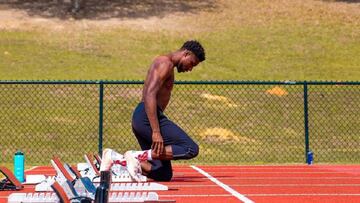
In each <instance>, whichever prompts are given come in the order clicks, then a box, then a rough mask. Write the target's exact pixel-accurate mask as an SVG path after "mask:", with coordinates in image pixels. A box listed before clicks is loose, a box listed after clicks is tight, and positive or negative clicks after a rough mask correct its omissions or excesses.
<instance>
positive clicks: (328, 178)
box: [178, 176, 360, 180]
mask: <svg viewBox="0 0 360 203" xmlns="http://www.w3.org/2000/svg"><path fill="white" fill-rule="evenodd" d="M178 178H179V177H178ZM180 179H181V177H180ZM200 179H206V178H200ZM218 179H221V180H288V179H292V180H299V179H300V180H304V179H307V180H339V179H345V180H348V179H349V180H360V177H277V176H275V177H221V178H218Z"/></svg>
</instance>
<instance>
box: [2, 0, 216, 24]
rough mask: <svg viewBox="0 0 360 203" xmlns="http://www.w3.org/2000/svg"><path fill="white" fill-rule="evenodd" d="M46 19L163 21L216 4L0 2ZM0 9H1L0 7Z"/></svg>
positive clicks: (207, 0)
mask: <svg viewBox="0 0 360 203" xmlns="http://www.w3.org/2000/svg"><path fill="white" fill-rule="evenodd" d="M1 5H3V7H5V8H13V9H19V10H24V11H26V12H27V13H28V14H29V15H30V16H41V17H45V18H59V19H67V18H70V17H74V18H75V19H94V20H104V19H109V18H120V19H121V18H149V17H153V16H156V17H165V16H166V15H168V14H171V13H174V12H184V13H197V12H199V11H202V10H213V9H215V8H216V7H217V6H216V0H0V6H1ZM0 8H1V7H0Z"/></svg>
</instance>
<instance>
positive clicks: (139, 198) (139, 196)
mask: <svg viewBox="0 0 360 203" xmlns="http://www.w3.org/2000/svg"><path fill="white" fill-rule="evenodd" d="M117 200H121V201H120V202H149V201H150V202H153V201H159V195H158V194H156V193H155V192H125V193H122V192H119V193H117V194H116V193H112V194H110V197H109V202H117Z"/></svg>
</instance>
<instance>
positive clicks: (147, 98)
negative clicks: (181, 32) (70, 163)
mask: <svg viewBox="0 0 360 203" xmlns="http://www.w3.org/2000/svg"><path fill="white" fill-rule="evenodd" d="M204 60H205V52H204V49H203V47H202V45H201V44H200V43H199V42H197V41H194V40H191V41H187V42H185V43H184V45H183V46H182V47H181V48H180V49H179V50H177V51H175V52H172V53H169V54H167V55H163V56H158V57H156V58H155V59H154V61H153V63H152V64H151V66H150V69H149V71H148V73H147V76H146V79H145V84H144V88H143V95H142V101H141V102H140V103H139V104H138V105H137V107H136V108H135V110H134V113H133V117H132V129H133V132H134V134H135V136H136V138H137V140H138V142H139V144H140V147H141V149H142V150H143V151H127V152H126V153H125V154H124V156H123V155H121V154H119V153H117V152H115V151H114V150H111V149H105V150H104V152H103V162H102V164H101V167H100V170H101V171H105V170H109V169H110V168H111V165H112V164H113V163H116V162H118V163H124V161H126V165H127V169H128V171H129V173H130V175H131V176H132V177H133V179H134V180H136V181H139V177H138V176H137V174H138V173H139V172H142V174H143V175H146V176H147V177H149V178H151V179H154V180H156V181H170V180H171V178H172V175H173V174H172V167H171V161H170V160H178V159H192V158H194V157H196V156H197V155H198V153H199V147H198V145H197V144H196V143H195V142H194V141H193V140H192V139H191V138H190V137H189V136H188V135H187V134H186V133H185V132H184V131H183V130H182V129H181V128H180V127H179V126H177V125H176V124H175V123H173V122H172V121H171V120H169V119H168V118H167V117H166V116H165V115H164V113H163V112H164V111H165V108H166V106H167V105H168V103H169V100H170V96H171V91H172V88H173V85H174V78H175V74H174V70H175V68H176V69H177V71H178V72H179V73H181V72H188V71H191V70H192V69H193V68H194V67H195V66H196V65H198V64H199V63H200V62H202V61H204Z"/></svg>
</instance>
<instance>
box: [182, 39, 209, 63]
mask: <svg viewBox="0 0 360 203" xmlns="http://www.w3.org/2000/svg"><path fill="white" fill-rule="evenodd" d="M181 49H186V50H189V51H191V52H192V53H193V54H195V56H196V57H197V58H198V59H199V61H200V62H202V61H204V60H205V51H204V48H203V47H202V45H201V44H200V42H198V41H196V40H189V41H187V42H185V43H184V44H183V46H182V47H181Z"/></svg>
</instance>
